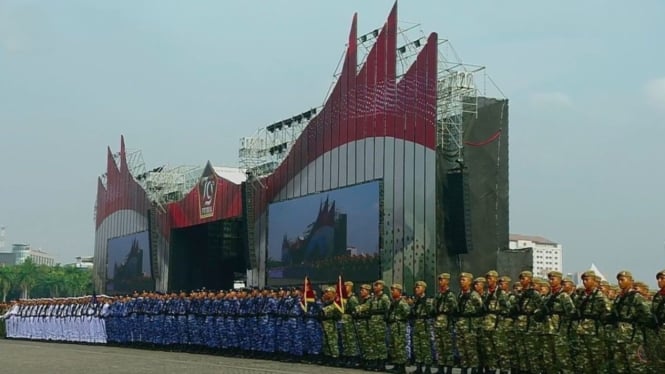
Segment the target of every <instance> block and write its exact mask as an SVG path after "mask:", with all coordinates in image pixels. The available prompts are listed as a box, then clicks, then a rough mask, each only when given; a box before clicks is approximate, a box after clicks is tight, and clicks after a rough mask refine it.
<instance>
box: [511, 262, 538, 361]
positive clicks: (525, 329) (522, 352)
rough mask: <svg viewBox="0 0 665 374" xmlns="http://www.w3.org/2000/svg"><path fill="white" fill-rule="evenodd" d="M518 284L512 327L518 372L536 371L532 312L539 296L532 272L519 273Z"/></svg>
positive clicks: (536, 305)
mask: <svg viewBox="0 0 665 374" xmlns="http://www.w3.org/2000/svg"><path fill="white" fill-rule="evenodd" d="M520 286H521V289H522V291H521V292H520V293H519V296H518V298H517V302H516V304H515V315H516V318H515V322H514V323H513V329H514V332H515V343H516V348H517V349H516V357H517V359H518V365H517V366H518V367H516V368H517V369H518V370H519V372H525V373H528V372H533V373H537V370H536V368H535V367H534V364H535V363H534V362H533V361H534V360H533V359H532V356H533V353H534V352H536V353H537V352H538V349H539V347H538V346H539V342H538V336H537V334H535V333H534V331H533V330H532V329H533V328H534V327H533V326H532V325H533V324H534V321H533V314H534V312H535V311H536V309H538V307H540V303H541V296H540V293H538V292H537V291H536V289H535V288H534V284H533V273H531V272H530V271H523V272H521V273H520Z"/></svg>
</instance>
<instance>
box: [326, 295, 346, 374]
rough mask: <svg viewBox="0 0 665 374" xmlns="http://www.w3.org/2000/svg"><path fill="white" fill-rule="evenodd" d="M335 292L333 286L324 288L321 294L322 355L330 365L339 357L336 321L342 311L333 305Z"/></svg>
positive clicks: (334, 363)
mask: <svg viewBox="0 0 665 374" xmlns="http://www.w3.org/2000/svg"><path fill="white" fill-rule="evenodd" d="M335 296H336V292H335V289H334V288H333V287H328V288H326V289H325V292H324V294H323V308H322V310H321V325H322V326H321V327H322V328H323V356H324V359H325V360H326V361H327V363H328V364H330V365H336V363H337V360H338V358H339V340H338V335H337V321H339V320H340V319H341V318H342V312H341V311H340V310H339V309H338V308H337V306H336V305H335V303H334V301H335Z"/></svg>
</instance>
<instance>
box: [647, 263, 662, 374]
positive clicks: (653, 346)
mask: <svg viewBox="0 0 665 374" xmlns="http://www.w3.org/2000/svg"><path fill="white" fill-rule="evenodd" d="M661 277H665V270H663V271H661V272H659V273H658V274H657V275H656V279H658V278H661ZM651 313H652V315H653V317H654V321H655V323H656V328H655V329H650V330H648V335H647V341H648V343H649V345H648V346H649V348H650V349H648V354H649V363H650V365H649V366H650V367H651V368H652V370H653V371H654V372H660V373H663V372H665V351H664V350H663V347H664V346H665V288H661V290H660V291H659V292H657V293H656V294H655V295H654V296H653V300H652V301H651Z"/></svg>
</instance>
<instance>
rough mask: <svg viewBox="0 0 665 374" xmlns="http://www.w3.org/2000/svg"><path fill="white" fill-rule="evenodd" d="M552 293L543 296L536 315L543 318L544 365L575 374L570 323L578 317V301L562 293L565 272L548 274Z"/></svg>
mask: <svg viewBox="0 0 665 374" xmlns="http://www.w3.org/2000/svg"><path fill="white" fill-rule="evenodd" d="M547 277H548V279H549V286H550V292H549V294H548V295H547V296H545V297H544V299H543V303H542V305H541V307H540V308H539V309H538V310H536V312H535V316H536V317H538V318H540V319H542V321H543V337H544V339H543V345H544V349H543V366H544V368H545V372H547V373H555V372H558V371H560V372H562V373H573V371H574V368H573V366H572V363H571V360H572V358H571V357H570V350H569V349H568V325H569V324H570V321H571V320H572V318H573V317H574V316H575V304H573V300H572V299H571V298H570V295H568V294H567V293H565V292H563V287H562V284H561V283H562V274H561V272H558V271H550V272H549V273H548V274H547Z"/></svg>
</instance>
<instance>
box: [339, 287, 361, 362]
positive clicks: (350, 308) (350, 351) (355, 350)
mask: <svg viewBox="0 0 665 374" xmlns="http://www.w3.org/2000/svg"><path fill="white" fill-rule="evenodd" d="M357 306H358V298H357V297H356V295H354V294H353V293H352V294H349V295H348V299H347V300H346V305H345V306H344V314H343V315H342V320H341V325H342V328H341V332H342V334H341V337H342V356H344V357H347V358H350V359H355V358H356V357H358V355H359V354H360V349H359V347H358V332H357V331H356V326H355V324H354V323H353V318H352V315H353V312H354V310H355V309H356V307H357Z"/></svg>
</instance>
